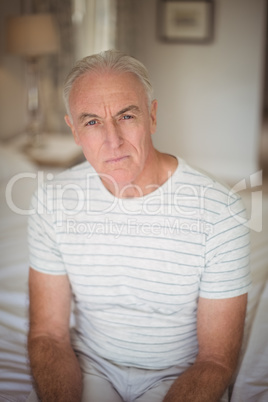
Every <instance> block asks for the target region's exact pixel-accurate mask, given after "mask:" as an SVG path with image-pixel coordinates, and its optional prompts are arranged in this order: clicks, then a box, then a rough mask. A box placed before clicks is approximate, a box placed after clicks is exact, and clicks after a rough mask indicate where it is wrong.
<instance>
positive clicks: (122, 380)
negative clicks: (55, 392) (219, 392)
mask: <svg viewBox="0 0 268 402" xmlns="http://www.w3.org/2000/svg"><path fill="white" fill-rule="evenodd" d="M78 360H79V363H80V367H81V370H82V373H83V393H82V401H81V402H134V401H135V402H162V401H163V399H164V397H165V395H166V394H167V392H168V390H169V388H170V387H171V385H172V383H173V382H174V381H175V379H176V378H178V377H179V375H180V374H181V372H182V369H181V368H179V367H171V368H167V369H163V370H145V369H141V368H135V367H125V366H120V365H117V364H113V363H111V362H109V361H107V360H105V359H102V358H100V357H99V356H97V355H94V354H91V355H90V357H89V356H85V355H83V354H82V353H79V354H78ZM183 371H184V370H183ZM221 401H222V402H223V401H228V399H227V398H226V399H225V398H222V399H221ZM27 402H38V398H37V395H36V393H35V392H34V391H32V393H31V394H30V396H29V398H28V400H27Z"/></svg>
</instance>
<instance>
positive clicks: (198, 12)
mask: <svg viewBox="0 0 268 402" xmlns="http://www.w3.org/2000/svg"><path fill="white" fill-rule="evenodd" d="M159 19H160V21H159V23H160V27H161V30H160V38H161V40H163V41H167V42H178V43H205V42H210V41H212V37H213V1H211V0H161V1H160V5H159Z"/></svg>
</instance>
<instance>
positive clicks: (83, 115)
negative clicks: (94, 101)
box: [78, 105, 140, 123]
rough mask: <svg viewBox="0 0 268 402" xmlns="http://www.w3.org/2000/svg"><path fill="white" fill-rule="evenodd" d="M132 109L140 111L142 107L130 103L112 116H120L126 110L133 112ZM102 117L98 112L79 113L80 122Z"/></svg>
mask: <svg viewBox="0 0 268 402" xmlns="http://www.w3.org/2000/svg"><path fill="white" fill-rule="evenodd" d="M131 111H134V112H138V113H139V112H140V108H139V107H138V106H136V105H129V106H126V107H124V108H123V109H121V110H119V111H118V112H117V113H116V114H115V115H114V116H112V117H118V116H120V115H121V114H124V113H126V112H131ZM101 118H102V117H101V116H98V115H97V114H95V113H86V112H85V113H81V114H80V115H79V117H78V120H79V122H80V123H82V122H83V121H84V120H85V119H101Z"/></svg>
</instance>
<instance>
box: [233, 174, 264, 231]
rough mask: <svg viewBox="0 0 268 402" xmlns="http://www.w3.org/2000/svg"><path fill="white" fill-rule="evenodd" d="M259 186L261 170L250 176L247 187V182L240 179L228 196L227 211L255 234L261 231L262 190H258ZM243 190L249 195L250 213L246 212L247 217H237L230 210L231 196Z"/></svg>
mask: <svg viewBox="0 0 268 402" xmlns="http://www.w3.org/2000/svg"><path fill="white" fill-rule="evenodd" d="M260 186H262V170H259V171H258V172H255V173H253V174H251V175H250V177H249V186H248V185H247V180H246V179H242V180H240V181H239V182H238V183H236V184H235V185H234V186H233V187H232V189H231V190H230V194H229V211H230V213H231V215H232V216H233V217H234V218H235V219H236V221H237V222H239V223H241V224H242V225H244V226H246V227H247V228H249V229H251V230H254V231H255V232H261V231H262V190H261V189H260ZM245 190H247V191H248V192H249V193H250V204H251V206H250V211H248V213H249V217H242V216H240V215H237V214H236V213H235V212H234V211H233V210H232V195H233V194H238V193H240V192H242V191H245Z"/></svg>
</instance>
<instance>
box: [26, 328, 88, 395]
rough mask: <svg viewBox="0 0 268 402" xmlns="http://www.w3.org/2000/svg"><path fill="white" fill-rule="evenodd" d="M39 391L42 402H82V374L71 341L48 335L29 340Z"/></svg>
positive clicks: (37, 389) (36, 384) (32, 368)
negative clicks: (62, 340) (61, 340)
mask: <svg viewBox="0 0 268 402" xmlns="http://www.w3.org/2000/svg"><path fill="white" fill-rule="evenodd" d="M28 351H29V358H30V365H31V371H32V375H33V378H34V382H35V388H36V392H37V394H38V396H39V398H40V400H41V401H42V402H61V401H62V402H79V401H80V400H81V395H82V374H81V370H80V366H79V363H78V360H77V358H76V356H75V353H74V351H73V349H72V347H71V345H70V343H69V342H60V341H57V340H55V339H53V338H50V337H48V336H38V337H34V338H33V337H31V336H30V335H29V338H28Z"/></svg>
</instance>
